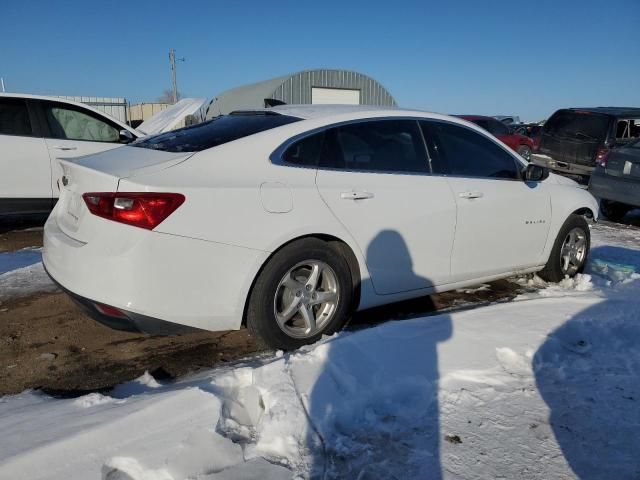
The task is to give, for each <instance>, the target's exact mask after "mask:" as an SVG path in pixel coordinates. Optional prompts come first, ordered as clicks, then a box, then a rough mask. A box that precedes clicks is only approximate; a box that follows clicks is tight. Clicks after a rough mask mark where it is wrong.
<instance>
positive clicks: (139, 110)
mask: <svg viewBox="0 0 640 480" xmlns="http://www.w3.org/2000/svg"><path fill="white" fill-rule="evenodd" d="M170 106H171V105H170V104H168V103H160V102H154V103H136V104H134V105H130V106H129V120H131V121H132V122H133V121H135V120H140V121H142V122H144V121H145V120H149V119H150V118H151V117H153V116H154V115H155V114H156V113H158V112H161V111H162V110H164V109H165V108H169V107H170Z"/></svg>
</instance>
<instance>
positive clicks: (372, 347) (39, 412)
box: [0, 225, 640, 480]
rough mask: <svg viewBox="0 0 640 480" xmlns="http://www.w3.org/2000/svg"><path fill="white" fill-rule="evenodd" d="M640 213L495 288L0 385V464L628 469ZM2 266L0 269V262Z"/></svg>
mask: <svg viewBox="0 0 640 480" xmlns="http://www.w3.org/2000/svg"><path fill="white" fill-rule="evenodd" d="M639 273H640V230H638V229H632V228H630V229H624V228H622V229H620V230H619V231H618V229H617V227H616V229H615V230H614V228H612V227H609V226H607V225H597V226H594V227H593V251H592V256H591V259H590V263H589V266H588V269H587V272H586V273H585V274H583V275H581V276H579V277H578V278H576V279H575V280H566V281H564V282H560V284H556V285H546V284H543V283H540V282H541V280H539V279H536V278H535V277H534V278H533V279H531V280H529V279H520V280H518V281H520V282H524V283H525V284H527V283H528V282H532V286H534V287H536V288H532V289H531V291H530V292H529V293H527V294H524V295H521V296H520V297H518V298H517V299H516V300H515V301H513V302H510V303H501V304H496V305H491V306H487V307H481V308H476V309H472V310H466V311H462V312H452V313H446V314H440V315H435V316H429V317H424V318H418V319H412V320H404V321H397V322H388V323H385V324H382V325H379V326H376V327H373V328H369V329H365V330H359V331H355V332H343V333H341V334H338V335H335V336H333V337H330V338H326V339H324V340H323V341H321V342H319V343H317V344H315V345H313V346H310V347H307V348H304V349H302V350H300V351H297V352H295V353H292V354H285V355H283V354H282V352H277V353H276V354H275V355H272V356H266V357H259V358H253V359H249V360H247V361H246V362H244V363H239V364H236V365H233V366H227V367H221V368H217V369H213V370H209V371H206V372H202V373H199V374H197V375H193V376H190V377H186V378H183V379H180V380H178V381H176V382H172V383H168V384H162V383H159V382H157V381H156V380H155V379H154V378H153V377H152V376H150V375H149V374H146V375H145V376H143V377H141V378H140V379H138V380H136V381H133V382H129V383H126V384H123V385H120V386H118V387H116V388H115V389H114V390H112V391H111V392H108V394H107V393H103V394H98V393H92V394H89V395H86V396H83V397H80V398H76V399H52V398H50V397H48V396H46V395H44V394H42V393H39V392H24V393H22V394H20V395H14V396H6V397H2V398H0V431H1V432H2V433H3V439H4V440H3V441H2V442H0V478H21V479H44V478H46V479H87V478H101V477H102V478H103V479H109V480H121V479H128V480H131V479H134V480H142V479H144V480H178V479H187V478H189V479H210V480H214V479H230V478H259V479H281V478H282V479H284V478H295V477H296V476H297V477H300V478H307V477H312V478H354V479H355V478H359V479H373V478H385V479H387V478H427V479H440V478H445V479H471V478H474V479H475V478H487V479H494V478H531V479H550V478H553V479H569V478H581V479H611V478H625V479H626V478H640V455H638V452H639V451H640V436H639V435H638V434H637V432H638V431H639V429H640V408H638V406H639V404H638V402H639V401H640V382H638V372H640V322H639V320H640V295H639V294H640V282H639V281H638V280H639V279H640V278H639V277H640V276H639V275H638V274H639ZM0 278H1V277H0Z"/></svg>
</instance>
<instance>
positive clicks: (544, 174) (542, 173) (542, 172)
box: [523, 163, 549, 182]
mask: <svg viewBox="0 0 640 480" xmlns="http://www.w3.org/2000/svg"><path fill="white" fill-rule="evenodd" d="M523 176H524V180H525V181H526V182H541V181H543V180H545V179H547V178H549V169H548V168H546V167H541V166H540V165H534V164H533V163H530V164H529V165H527V166H526V168H525V169H524V175H523Z"/></svg>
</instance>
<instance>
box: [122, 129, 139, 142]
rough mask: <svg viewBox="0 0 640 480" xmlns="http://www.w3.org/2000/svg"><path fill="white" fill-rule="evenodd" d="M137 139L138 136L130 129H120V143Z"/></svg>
mask: <svg viewBox="0 0 640 480" xmlns="http://www.w3.org/2000/svg"><path fill="white" fill-rule="evenodd" d="M135 139H136V137H135V136H134V135H133V133H131V132H130V131H129V130H125V129H124V128H123V129H122V130H120V143H131V142H133V141H134V140H135Z"/></svg>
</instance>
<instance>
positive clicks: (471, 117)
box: [456, 115, 498, 121]
mask: <svg viewBox="0 0 640 480" xmlns="http://www.w3.org/2000/svg"><path fill="white" fill-rule="evenodd" d="M456 117H460V118H464V119H465V120H470V121H473V120H495V121H498V120H497V119H496V118H495V117H489V116H488V115H456Z"/></svg>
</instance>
